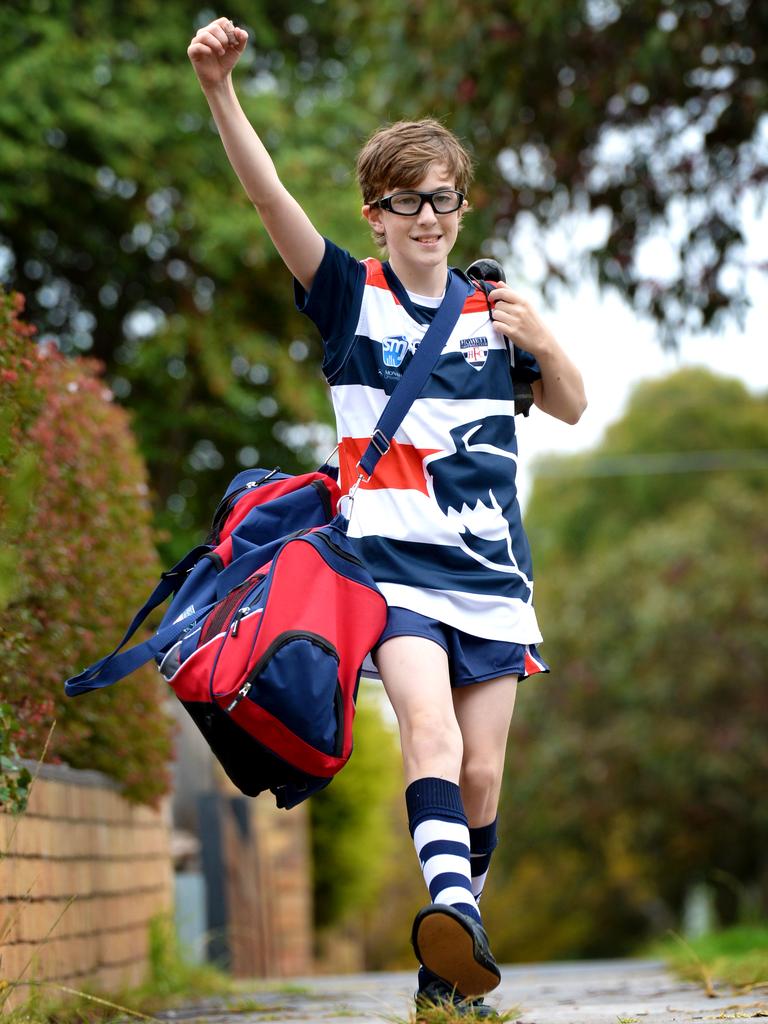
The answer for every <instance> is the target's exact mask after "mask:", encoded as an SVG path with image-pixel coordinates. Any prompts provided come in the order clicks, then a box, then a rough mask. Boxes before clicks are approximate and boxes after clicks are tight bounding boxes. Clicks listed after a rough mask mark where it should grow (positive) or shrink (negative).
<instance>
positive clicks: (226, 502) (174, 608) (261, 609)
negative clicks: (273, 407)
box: [65, 468, 386, 807]
mask: <svg viewBox="0 0 768 1024" xmlns="http://www.w3.org/2000/svg"><path fill="white" fill-rule="evenodd" d="M332 474H333V470H330V469H328V470H327V471H326V469H325V468H324V469H323V470H320V471H318V472H317V473H308V474H304V475H303V476H298V477H290V476H287V475H285V474H280V473H278V472H277V471H273V472H271V473H266V472H265V471H264V470H248V471H246V472H244V473H240V474H238V476H237V477H235V479H234V480H233V481H232V483H231V484H230V486H229V488H228V489H227V492H226V494H225V496H224V498H223V499H222V501H221V503H220V504H219V507H218V509H217V511H216V514H215V515H214V519H213V525H212V529H211V534H210V536H209V538H208V541H207V542H206V544H203V545H200V546H199V547H197V548H194V549H193V550H192V551H190V552H189V554H188V555H187V556H186V557H185V558H183V559H182V560H181V562H179V563H178V565H176V566H174V568H173V569H171V570H170V571H169V572H167V573H163V575H162V577H161V580H160V583H159V584H158V586H157V587H156V588H155V590H154V592H153V594H152V595H151V597H150V598H149V599H148V601H147V602H146V603H145V605H144V606H143V608H142V609H141V610H140V611H139V612H138V613H137V615H136V616H135V618H134V620H133V622H132V623H131V625H130V627H129V628H128V631H127V633H126V635H125V637H124V638H123V640H122V641H121V643H120V645H119V646H118V647H117V648H116V649H115V651H113V652H112V654H110V655H108V656H107V657H106V658H103V659H102V660H101V661H99V662H97V663H96V664H95V665H92V666H91V667H90V668H88V669H86V670H85V671H84V672H81V673H80V674H79V675H77V676H74V677H73V678H72V679H69V680H67V682H66V684H65V690H66V693H67V694H68V695H69V696H75V695H77V694H81V693H86V692H87V691H89V690H95V689H101V688H103V687H106V686H111V685H112V684H113V683H116V682H118V681H119V680H120V679H123V678H124V677H125V676H127V675H128V674H129V673H130V672H133V671H134V670H135V669H136V668H138V667H139V666H140V665H143V664H145V663H146V662H147V661H149V660H150V659H151V658H155V660H156V661H157V663H158V666H159V668H160V671H161V673H162V674H163V675H164V676H165V678H166V679H167V680H168V682H169V683H170V685H171V686H172V687H173V689H174V691H175V693H176V696H177V697H178V698H179V700H180V701H181V703H182V704H183V705H184V707H185V708H186V710H187V711H188V712H189V714H190V715H191V716H192V718H193V720H194V721H195V723H196V725H197V726H198V728H199V729H200V731H201V733H202V734H203V736H204V737H205V739H206V740H207V742H208V744H209V745H210V747H211V749H212V751H213V753H214V755H215V756H216V757H217V758H218V760H219V761H220V762H221V764H222V766H223V768H224V770H225V771H226V773H227V775H228V776H229V777H230V779H231V780H232V781H233V782H234V784H235V785H236V786H237V787H238V788H239V789H240V790H241V791H242V792H243V793H245V794H247V795H248V796H256V795H257V794H258V793H260V792H263V791H264V790H266V789H269V790H271V791H272V792H273V793H274V795H275V798H276V801H277V805H278V806H279V807H292V806H294V805H295V804H297V803H299V802H300V801H302V800H304V799H306V797H308V796H310V795H311V794H312V793H314V792H316V791H317V790H319V789H321V788H322V787H323V786H326V785H327V784H328V782H330V780H331V779H332V778H333V776H334V775H335V774H336V773H337V772H338V771H339V770H340V769H341V768H342V767H343V766H344V765H345V764H346V762H347V761H348V760H349V757H350V754H351V753H352V722H353V718H354V713H355V699H356V696H357V687H358V683H359V678H360V668H361V666H362V663H363V661H364V659H365V656H366V655H367V654H368V652H369V651H370V649H371V648H372V647H373V646H374V644H375V643H376V640H377V639H378V637H379V636H380V635H381V632H382V630H383V628H384V623H385V621H386V603H385V601H384V598H383V596H382V595H381V593H380V592H379V590H378V589H377V587H376V585H375V583H374V582H373V580H372V579H371V577H370V575H369V573H368V571H367V569H365V567H364V566H363V564H362V562H361V561H360V559H359V558H358V557H357V556H356V555H355V553H354V551H353V549H352V546H351V544H350V543H349V540H348V539H347V536H346V525H347V522H346V520H345V519H344V518H343V517H342V516H339V515H335V513H336V506H337V502H338V498H339V491H338V486H337V484H336V481H335V479H334V477H333V475H332ZM171 594H174V595H175V596H174V598H173V601H172V602H171V605H170V607H169V608H168V611H167V612H166V614H165V616H164V617H163V620H162V621H161V623H160V626H159V628H158V630H157V632H156V633H155V635H154V636H153V637H151V638H150V639H149V640H146V641H145V642H144V643H141V644H138V645H137V646H135V647H133V648H131V649H129V650H127V651H122V648H123V647H124V646H125V644H126V643H127V642H128V640H129V639H130V638H131V636H132V635H133V634H134V633H135V631H136V629H137V628H138V627H139V625H140V624H141V623H142V622H143V621H144V619H145V618H146V616H147V615H148V614H149V612H150V611H151V610H152V609H153V608H156V607H157V606H158V605H159V604H161V603H162V602H163V601H164V600H166V599H167V598H168V597H169V596H171Z"/></svg>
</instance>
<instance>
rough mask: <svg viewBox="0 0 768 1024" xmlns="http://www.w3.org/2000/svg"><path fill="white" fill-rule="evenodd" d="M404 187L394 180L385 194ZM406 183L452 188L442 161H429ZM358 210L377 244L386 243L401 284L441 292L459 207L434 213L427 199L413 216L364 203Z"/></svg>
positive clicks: (425, 291)
mask: <svg viewBox="0 0 768 1024" xmlns="http://www.w3.org/2000/svg"><path fill="white" fill-rule="evenodd" d="M405 187H406V186H403V185H399V184H395V185H393V186H392V187H391V188H388V189H387V190H386V194H387V195H389V194H391V193H392V192H396V191H399V190H400V189H402V188H405ZM408 187H409V188H414V189H415V190H416V191H417V192H434V191H436V190H437V189H441V188H449V189H453V188H456V183H455V181H454V179H453V177H452V176H451V175H450V174H449V172H448V170H447V168H446V167H445V165H444V164H431V165H430V167H429V168H428V170H427V173H426V175H425V176H424V178H422V180H421V181H420V182H419V183H418V184H417V185H413V186H408ZM466 205H467V204H466V202H465V203H464V206H466ZM362 212H363V216H364V217H365V218H366V220H367V221H368V222H369V223H370V225H371V227H372V228H373V230H374V231H375V232H376V235H377V238H380V244H381V245H385V246H386V247H387V249H388V251H389V261H390V263H391V264H392V269H393V270H394V271H395V273H396V274H397V276H398V277H399V278H400V280H401V281H402V282H403V284H404V285H405V287H406V288H407V289H408V290H409V291H414V292H418V293H420V294H422V295H441V294H442V292H443V290H444V289H445V281H446V275H447V272H448V256H449V254H450V252H451V249H452V248H453V246H454V243H455V242H456V236H457V235H458V233H459V222H460V220H461V215H462V212H463V207H462V209H459V210H454V212H453V213H441V214H436V213H435V211H434V210H433V209H432V206H431V205H430V204H429V203H424V204H423V205H422V207H421V210H420V211H419V213H418V214H417V215H416V216H415V217H403V216H401V215H399V214H396V213H392V212H390V211H388V210H381V209H379V207H377V206H370V205H369V204H366V205H365V206H364V207H363V211H362Z"/></svg>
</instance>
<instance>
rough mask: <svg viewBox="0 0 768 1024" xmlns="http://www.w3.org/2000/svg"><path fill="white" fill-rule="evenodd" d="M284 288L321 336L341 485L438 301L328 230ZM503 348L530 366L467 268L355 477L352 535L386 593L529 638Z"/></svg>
mask: <svg viewBox="0 0 768 1024" xmlns="http://www.w3.org/2000/svg"><path fill="white" fill-rule="evenodd" d="M449 273H451V274H454V273H460V272H459V271H456V270H452V271H450V272H449ZM461 276H462V277H463V275H461ZM465 280H467V279H466V278H465ZM295 290H296V302H297V306H298V308H299V309H300V310H301V311H302V312H304V313H306V314H307V316H309V317H310V318H311V319H312V320H313V321H314V323H315V324H316V325H317V327H318V328H319V330H320V333H321V335H322V337H323V344H324V352H325V357H324V361H323V371H324V373H325V375H326V378H327V380H328V383H329V385H330V389H331V397H332V401H333V407H334V411H335V413H336V423H337V429H338V437H339V446H340V447H339V466H340V484H341V490H342V493H345V492H346V491H347V490H348V489H349V488H350V487H351V485H352V484H353V483H354V481H355V479H356V478H357V470H356V465H357V462H358V459H359V458H360V456H361V455H362V453H363V451H364V450H365V448H366V446H367V444H368V440H369V438H370V435H371V433H372V431H373V428H374V427H375V425H376V422H377V420H378V418H379V416H380V415H381V412H382V410H383V408H384V406H385V404H386V402H387V399H388V396H389V395H390V394H391V393H392V391H393V390H394V388H395V386H396V385H397V383H398V381H399V380H400V377H401V375H402V373H403V372H404V371H405V370H406V369H407V367H408V365H409V362H410V359H411V357H412V354H413V352H414V351H415V349H416V348H417V347H418V345H419V343H420V341H421V339H422V338H423V337H424V334H425V333H426V330H427V327H428V325H429V322H430V321H431V319H432V316H434V313H435V309H434V308H431V309H430V308H426V307H425V305H422V304H420V303H421V302H425V303H429V301H430V300H420V299H419V297H416V302H414V301H412V300H411V298H410V297H409V296H408V294H407V293H406V292H405V291H404V289H403V288H402V285H401V284H400V282H399V281H398V280H397V279H396V278H394V275H393V272H392V271H391V268H389V267H388V265H387V264H384V265H382V263H381V262H380V261H379V260H376V259H367V260H363V261H358V260H356V259H354V258H353V257H352V256H350V255H349V253H347V252H345V251H344V250H342V249H340V248H338V246H336V245H334V244H333V243H332V242H330V241H328V240H326V250H325V255H324V257H323V261H322V263H321V265H320V267H319V269H318V272H317V275H316V277H315V280H314V282H313V284H312V288H311V290H310V292H309V293H306V292H305V291H304V289H303V288H302V287H301V285H300V284H299V283H298V282H295ZM432 301H433V302H434V303H435V305H437V304H439V303H438V300H432ZM510 359H513V360H514V364H515V373H516V375H517V376H518V378H520V379H524V380H529V381H531V380H536V379H538V378H539V377H540V376H541V371H540V369H539V367H538V364H537V363H536V360H535V359H534V358H533V356H531V355H530V354H529V353H527V352H524V351H523V350H521V349H519V348H517V346H510V345H508V343H507V342H506V340H505V338H504V336H503V335H502V334H501V333H500V332H499V331H497V330H496V329H495V327H494V326H493V323H492V320H491V318H490V315H489V309H488V303H487V300H486V296H485V294H484V292H482V291H481V290H480V289H475V288H474V287H473V285H472V283H471V282H469V281H468V280H467V300H466V302H465V304H464V309H463V311H462V313H461V314H460V316H459V320H458V322H457V324H456V326H455V327H454V329H453V331H452V333H451V335H450V337H449V338H448V340H447V342H446V343H445V346H444V348H443V351H442V353H441V355H440V357H439V359H438V362H437V364H436V366H435V369H434V370H433V371H432V375H431V377H430V379H429V381H428V382H427V384H426V385H425V387H424V389H423V390H422V392H421V395H420V396H419V398H418V399H417V400H416V401H415V402H414V404H413V406H412V407H411V409H410V410H409V412H408V414H407V416H406V417H405V419H404V420H403V423H402V425H401V426H400V428H399V430H398V431H397V433H396V434H395V437H394V438H393V441H392V445H391V448H390V450H389V451H388V452H387V454H386V455H385V456H384V457H383V458H382V459H381V460H380V462H379V464H378V466H377V468H376V471H375V473H374V475H373V477H372V479H371V480H370V481H369V482H367V483H363V484H361V486H360V488H359V489H358V491H357V495H356V497H355V502H354V510H353V514H352V517H351V521H350V525H349V536H350V538H352V539H353V540H354V542H355V545H356V547H357V549H358V552H359V554H360V556H361V557H362V559H363V560H364V561H365V563H366V565H367V566H368V568H369V570H370V572H371V574H372V576H373V578H374V579H375V580H376V582H377V584H378V585H379V587H380V589H381V591H382V593H383V594H384V596H385V598H386V600H387V603H388V604H390V605H399V606H400V607H403V608H408V609H411V610H412V611H415V612H419V613H420V614H422V615H426V616H429V617H430V618H434V619H437V620H438V621H440V622H444V623H446V624H447V625H450V626H454V627H456V628H457V629H461V630H464V631H465V632H467V633H471V634H473V635H475V636H480V637H486V638H488V639H493V640H506V641H513V642H516V643H522V644H529V643H537V642H539V641H540V640H541V634H540V632H539V627H538V624H537V622H536V615H535V612H534V610H533V577H532V571H531V558H530V549H529V546H528V540H527V537H526V535H525V532H524V530H523V526H522V522H521V518H520V508H519V505H518V501H517V491H516V487H515V475H516V470H517V442H516V438H515V419H514V405H513V389H512V377H511V373H510Z"/></svg>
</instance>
